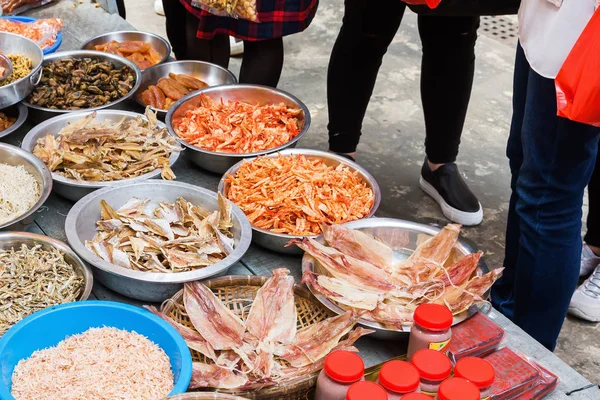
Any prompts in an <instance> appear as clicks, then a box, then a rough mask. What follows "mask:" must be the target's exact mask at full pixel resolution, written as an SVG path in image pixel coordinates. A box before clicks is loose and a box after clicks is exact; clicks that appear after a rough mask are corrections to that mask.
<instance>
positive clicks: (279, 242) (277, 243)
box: [218, 149, 381, 254]
mask: <svg viewBox="0 0 600 400" xmlns="http://www.w3.org/2000/svg"><path fill="white" fill-rule="evenodd" d="M279 154H281V155H284V156H285V155H292V154H303V155H305V156H306V157H308V158H320V159H322V160H324V162H325V163H326V164H328V165H333V166H337V165H339V164H340V163H341V164H345V165H347V166H349V167H350V168H351V169H352V170H355V171H357V172H358V173H359V174H360V176H361V177H362V179H363V181H364V182H366V183H367V185H369V186H370V187H371V189H373V194H374V196H375V199H374V202H373V208H371V212H370V213H369V216H368V217H367V218H369V217H372V216H373V215H375V211H377V208H378V207H379V203H380V202H381V190H380V189H379V185H378V184H377V181H376V180H375V178H373V176H372V175H371V174H370V173H369V172H367V170H366V169H364V168H363V167H361V166H360V165H358V164H357V163H355V162H352V161H350V160H348V159H347V158H344V157H341V156H338V155H336V154H333V153H329V152H325V151H319V150H310V149H287V150H283V151H280V152H279V153H275V154H269V155H267V157H277V156H278V155H279ZM248 161H250V160H248ZM242 162H243V161H240V162H239V163H237V164H235V165H234V166H233V167H231V168H229V170H228V171H227V172H225V174H224V175H223V177H222V178H221V180H220V181H219V187H218V190H219V192H221V194H223V196H225V197H227V194H228V193H229V184H228V183H226V182H225V179H226V178H227V175H232V176H235V174H236V173H237V171H238V170H239V169H240V167H241V166H242ZM252 230H253V231H254V242H255V243H257V244H259V245H261V246H263V247H265V248H267V249H269V250H273V251H276V252H278V253H286V254H302V253H303V252H302V250H301V249H299V248H298V247H296V246H289V247H285V245H286V244H287V242H289V241H290V240H292V239H301V238H303V237H304V236H295V235H285V234H282V233H274V232H271V231H269V230H266V229H260V228H256V227H254V226H252ZM309 237H312V238H316V237H317V236H309Z"/></svg>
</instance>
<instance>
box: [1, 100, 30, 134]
mask: <svg viewBox="0 0 600 400" xmlns="http://www.w3.org/2000/svg"><path fill="white" fill-rule="evenodd" d="M0 112H3V113H4V114H5V115H6V116H8V117H14V118H16V120H15V123H14V124H12V125H11V126H10V128H7V129H5V130H3V131H0V138H3V137H4V136H8V135H10V134H11V133H13V132H14V131H16V130H17V129H19V128H20V127H21V126H22V125H23V123H24V122H25V121H26V120H27V115H28V114H29V109H28V108H27V107H25V106H24V105H23V103H18V104H14V105H12V106H10V107H6V108H5V109H3V110H0Z"/></svg>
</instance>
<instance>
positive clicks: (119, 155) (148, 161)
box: [33, 111, 180, 181]
mask: <svg viewBox="0 0 600 400" xmlns="http://www.w3.org/2000/svg"><path fill="white" fill-rule="evenodd" d="M174 151H180V146H179V145H178V144H177V140H176V139H175V138H173V137H172V136H171V135H169V133H168V132H167V129H166V128H160V127H158V121H157V119H156V114H154V113H153V112H152V111H147V112H146V119H144V118H142V117H141V116H140V117H138V118H136V119H130V120H127V121H126V120H125V119H122V120H120V121H118V122H113V121H105V122H98V121H97V120H96V113H93V114H90V115H88V116H86V117H84V118H82V119H81V120H79V121H77V122H75V123H72V124H69V125H67V126H66V127H64V128H63V129H61V130H60V132H58V134H57V135H56V136H53V135H46V136H45V137H44V138H41V139H38V142H37V144H36V146H35V148H34V149H33V154H35V155H36V156H37V157H38V158H39V159H40V160H42V161H43V162H44V163H45V164H46V165H47V166H48V168H50V170H51V171H52V172H56V173H59V174H61V175H63V176H65V177H67V178H71V179H77V180H80V181H116V180H121V179H127V178H134V177H136V176H140V175H143V174H147V173H149V172H152V171H154V170H156V169H158V168H161V169H162V171H161V176H162V177H163V178H164V179H175V174H173V171H172V170H171V168H170V166H169V164H170V162H169V157H170V156H171V153H172V152H174Z"/></svg>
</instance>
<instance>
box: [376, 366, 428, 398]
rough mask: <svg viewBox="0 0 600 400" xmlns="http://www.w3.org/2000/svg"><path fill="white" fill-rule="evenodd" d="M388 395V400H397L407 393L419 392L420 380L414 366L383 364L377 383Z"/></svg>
mask: <svg viewBox="0 0 600 400" xmlns="http://www.w3.org/2000/svg"><path fill="white" fill-rule="evenodd" d="M377 383H379V384H380V385H381V387H383V388H384V389H385V390H386V391H387V394H388V400H399V399H400V398H404V395H406V394H409V393H415V392H420V391H421V390H420V388H419V387H420V385H421V379H420V377H419V371H417V369H416V368H415V366H414V365H412V364H410V363H407V362H406V361H397V360H396V361H389V362H387V363H385V364H383V367H381V371H379V380H378V381H377Z"/></svg>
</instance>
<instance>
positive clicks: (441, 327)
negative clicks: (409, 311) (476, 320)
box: [414, 304, 453, 331]
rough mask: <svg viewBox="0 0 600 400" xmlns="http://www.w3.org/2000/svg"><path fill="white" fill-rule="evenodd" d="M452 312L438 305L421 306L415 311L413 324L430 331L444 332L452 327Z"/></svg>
mask: <svg viewBox="0 0 600 400" xmlns="http://www.w3.org/2000/svg"><path fill="white" fill-rule="evenodd" d="M452 319H453V317H452V311H450V310H449V309H448V307H446V306H442V305H440V304H421V305H420V306H419V307H417V308H416V310H415V315H414V320H415V323H416V324H417V325H419V326H421V327H423V328H425V329H428V330H431V331H445V330H446V329H448V328H450V327H451V326H452Z"/></svg>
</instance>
